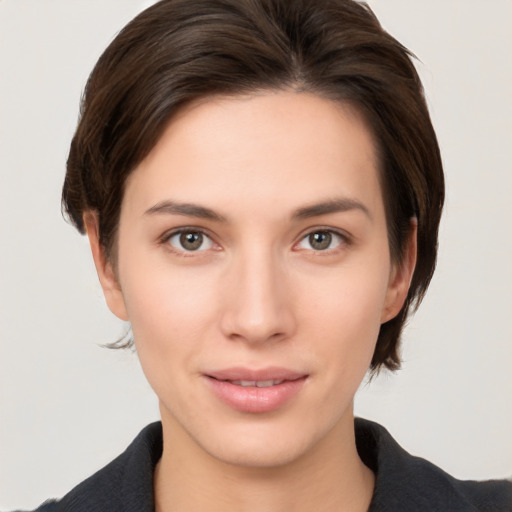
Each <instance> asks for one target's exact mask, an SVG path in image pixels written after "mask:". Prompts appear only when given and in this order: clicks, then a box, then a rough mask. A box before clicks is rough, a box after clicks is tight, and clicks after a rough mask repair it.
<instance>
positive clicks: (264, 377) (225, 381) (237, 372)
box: [205, 368, 308, 413]
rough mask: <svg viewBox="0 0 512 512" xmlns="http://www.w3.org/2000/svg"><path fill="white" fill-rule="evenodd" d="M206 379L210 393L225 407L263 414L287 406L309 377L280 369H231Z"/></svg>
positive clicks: (214, 373) (213, 373)
mask: <svg viewBox="0 0 512 512" xmlns="http://www.w3.org/2000/svg"><path fill="white" fill-rule="evenodd" d="M205 377H206V381H207V383H208V385H209V388H210V390H211V391H212V392H213V394H214V395H215V397H216V398H218V399H220V401H221V402H223V404H224V405H227V406H228V407H230V408H232V409H235V410H237V411H240V412H247V413H264V412H271V411H274V410H277V409H279V408H281V407H283V406H285V405H286V404H288V403H290V402H291V401H292V399H293V398H294V397H295V396H296V395H297V394H299V393H300V391H301V390H302V388H303V385H304V383H305V382H306V380H307V378H308V375H307V374H304V373H298V372H295V371H291V370H287V369H283V368H267V369H263V370H248V369H244V368H231V369H227V370H222V371H216V372H212V373H209V374H207V375H205Z"/></svg>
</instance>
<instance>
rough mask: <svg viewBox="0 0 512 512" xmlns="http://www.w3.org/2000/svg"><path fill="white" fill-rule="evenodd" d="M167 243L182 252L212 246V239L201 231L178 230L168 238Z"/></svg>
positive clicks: (201, 249)
mask: <svg viewBox="0 0 512 512" xmlns="http://www.w3.org/2000/svg"><path fill="white" fill-rule="evenodd" d="M168 243H169V245H171V246H172V247H173V248H174V249H176V250H178V251H182V252H194V251H204V250H207V249H211V248H212V247H213V242H212V240H211V239H210V238H209V237H208V236H206V235H205V234H204V233H201V231H180V232H178V233H174V235H172V236H170V237H169V239H168Z"/></svg>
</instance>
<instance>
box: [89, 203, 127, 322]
mask: <svg viewBox="0 0 512 512" xmlns="http://www.w3.org/2000/svg"><path fill="white" fill-rule="evenodd" d="M84 225H85V228H86V230H87V237H88V238H89V244H90V245H91V251H92V257H93V259H94V265H95V266H96V272H97V273H98V277H99V280H100V284H101V287H102V289H103V295H104V296H105V300H106V302H107V306H108V307H109V309H110V311H112V313H114V315H116V316H117V317H118V318H120V319H121V320H125V321H127V320H128V314H127V311H126V305H125V303H124V297H123V292H122V290H121V286H120V285H119V282H118V279H117V277H116V275H115V272H114V268H113V266H112V263H111V262H110V261H109V260H108V259H107V258H106V256H105V251H104V249H103V246H102V245H101V244H100V236H99V234H100V230H99V222H98V214H97V213H96V212H92V211H89V212H86V213H84Z"/></svg>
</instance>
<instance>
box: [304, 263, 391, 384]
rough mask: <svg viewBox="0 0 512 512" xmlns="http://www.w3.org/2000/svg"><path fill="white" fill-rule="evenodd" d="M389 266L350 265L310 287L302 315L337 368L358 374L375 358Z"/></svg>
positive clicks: (310, 332)
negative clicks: (326, 280)
mask: <svg viewBox="0 0 512 512" xmlns="http://www.w3.org/2000/svg"><path fill="white" fill-rule="evenodd" d="M387 268H388V267H387V266H386V265H385V264H384V265H377V266H375V265H374V269H373V270H372V268H371V266H370V265H364V264H363V265H358V266H355V265H354V266H350V267H346V268H343V269H340V270H339V271H337V272H334V273H332V274H331V276H330V278H329V281H328V282H326V283H324V285H325V286H322V285H321V283H320V282H317V284H316V285H314V286H311V282H310V283H309V287H308V289H309V294H305V293H299V294H300V295H301V296H303V297H304V296H308V297H309V299H308V301H307V302H303V303H302V304H301V316H302V318H304V319H308V320H307V326H308V330H309V336H310V337H311V336H314V337H315V339H316V340H317V342H318V343H319V345H320V346H322V347H323V350H324V351H325V352H327V353H328V356H330V357H331V359H330V360H331V361H332V363H333V364H334V365H337V366H338V368H339V369H341V368H343V371H344V372H348V373H350V374H352V373H354V372H355V373H357V374H358V375H359V374H360V373H361V372H362V373H363V374H364V372H365V371H366V368H367V367H368V364H369V362H370V360H371V358H372V355H373V352H374V349H375V344H376V342H377V337H378V334H379V329H380V323H381V322H380V319H381V315H382V310H383V308H384V304H385V299H386V292H387V283H388V270H387Z"/></svg>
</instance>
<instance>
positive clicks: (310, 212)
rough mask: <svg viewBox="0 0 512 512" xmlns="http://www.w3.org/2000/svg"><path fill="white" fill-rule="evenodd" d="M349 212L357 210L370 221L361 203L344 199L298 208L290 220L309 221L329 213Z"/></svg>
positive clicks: (367, 211)
mask: <svg viewBox="0 0 512 512" xmlns="http://www.w3.org/2000/svg"><path fill="white" fill-rule="evenodd" d="M351 210H359V211H361V212H363V213H364V214H365V215H366V216H367V217H368V218H369V219H370V220H372V216H371V214H370V211H369V210H368V208H367V207H366V206H365V205H364V204H363V203H361V202H360V201H357V200H356V199H350V198H345V197H343V198H338V199H330V200H328V201H323V202H321V203H315V204H312V205H310V206H305V207H303V208H299V209H298V210H295V212H294V213H293V215H292V218H293V219H297V220H303V219H309V218H311V217H319V216H320V215H327V214H329V213H339V212H348V211H351Z"/></svg>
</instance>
